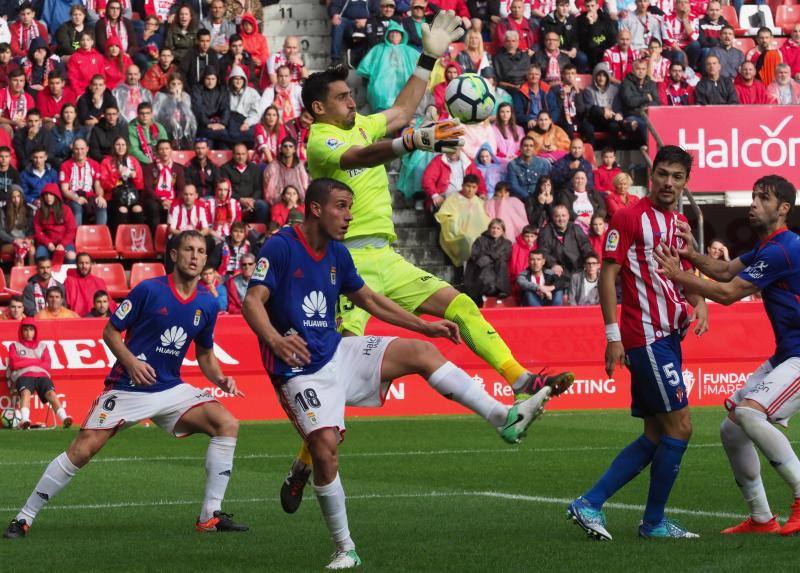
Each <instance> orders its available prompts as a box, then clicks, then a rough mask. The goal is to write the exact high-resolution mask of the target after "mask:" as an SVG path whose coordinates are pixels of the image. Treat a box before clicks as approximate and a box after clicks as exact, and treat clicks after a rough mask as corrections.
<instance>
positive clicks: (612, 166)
mask: <svg viewBox="0 0 800 573" xmlns="http://www.w3.org/2000/svg"><path fill="white" fill-rule="evenodd" d="M600 161H601V163H600V165H598V166H597V169H595V170H594V189H595V191H600V192H601V193H613V192H614V183H613V182H614V177H616V176H617V175H618V174H620V173H621V172H622V169H620V168H619V165H617V152H616V151H614V149H613V148H611V147H606V148H605V149H603V151H602V152H601V153H600ZM525 265H526V267H527V265H528V261H527V259H526V260H525ZM522 270H523V271H524V270H525V269H524V268H523V269H522ZM520 272H522V271H520Z"/></svg>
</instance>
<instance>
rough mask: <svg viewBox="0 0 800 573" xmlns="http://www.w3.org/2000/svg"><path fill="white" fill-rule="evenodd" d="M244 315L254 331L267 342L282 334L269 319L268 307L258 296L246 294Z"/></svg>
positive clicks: (243, 304) (243, 306)
mask: <svg viewBox="0 0 800 573" xmlns="http://www.w3.org/2000/svg"><path fill="white" fill-rule="evenodd" d="M242 316H244V320H245V322H247V324H248V326H249V327H250V328H251V329H252V330H253V332H255V333H256V335H257V336H258V337H259V338H261V339H262V340H264V341H265V342H266V343H267V344H269V343H270V341H272V340H275V338H276V337H279V336H280V333H279V332H278V331H277V330H275V327H274V326H272V322H270V320H269V315H268V314H267V309H266V308H265V307H264V305H263V303H261V301H259V300H258V299H257V298H255V297H250V296H246V295H245V297H244V303H242Z"/></svg>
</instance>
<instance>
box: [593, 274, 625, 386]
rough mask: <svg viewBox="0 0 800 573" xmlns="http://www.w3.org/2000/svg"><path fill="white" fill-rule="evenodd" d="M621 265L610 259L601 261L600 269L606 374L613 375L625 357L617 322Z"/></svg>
mask: <svg viewBox="0 0 800 573" xmlns="http://www.w3.org/2000/svg"><path fill="white" fill-rule="evenodd" d="M620 269H621V267H620V265H618V264H617V263H616V262H614V261H613V260H612V259H606V260H605V261H603V266H602V268H601V269H600V284H599V286H598V290H599V291H600V309H601V310H602V311H603V322H604V323H605V327H606V356H605V363H606V374H608V375H609V376H613V375H614V370H615V369H616V367H617V365H618V364H619V365H620V366H622V361H623V360H624V358H625V348H624V347H623V346H622V335H621V334H620V331H619V324H618V323H617V276H619V271H620Z"/></svg>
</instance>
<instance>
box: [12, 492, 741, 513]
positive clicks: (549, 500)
mask: <svg viewBox="0 0 800 573" xmlns="http://www.w3.org/2000/svg"><path fill="white" fill-rule="evenodd" d="M434 497H446V498H456V497H475V498H481V497H483V498H493V499H504V500H509V501H523V502H530V503H535V504H544V505H561V506H564V507H566V505H567V504H568V503H569V502H571V501H572V499H570V498H559V497H545V496H538V495H523V494H515V493H505V492H500V491H430V492H419V493H391V494H383V493H375V494H362V495H348V496H347V499H348V500H349V501H369V500H373V499H420V498H434ZM275 501H278V498H275V497H251V498H242V499H228V500H225V503H226V504H235V503H263V502H275ZM201 503H202V501H201V500H188V499H175V500H165V499H157V500H152V501H121V502H112V503H90V504H72V505H46V506H45V507H44V508H43V509H45V510H48V511H80V510H95V509H101V510H107V509H121V508H131V507H165V506H181V505H200V504H201ZM605 507H606V508H609V509H621V510H623V511H637V512H641V511H643V510H644V506H643V505H634V504H628V503H613V502H612V503H607V504H605ZM17 510H19V507H17V506H14V507H0V512H12V511H17ZM667 513H670V514H679V515H691V516H693V517H709V518H711V517H713V518H730V519H741V518H743V517H744V516H743V515H742V514H738V513H730V512H727V511H701V510H695V509H683V508H680V507H668V508H667Z"/></svg>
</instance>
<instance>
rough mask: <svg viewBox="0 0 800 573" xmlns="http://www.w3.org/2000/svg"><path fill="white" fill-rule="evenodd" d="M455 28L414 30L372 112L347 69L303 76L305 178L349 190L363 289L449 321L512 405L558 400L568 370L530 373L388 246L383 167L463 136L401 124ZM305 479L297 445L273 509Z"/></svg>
mask: <svg viewBox="0 0 800 573" xmlns="http://www.w3.org/2000/svg"><path fill="white" fill-rule="evenodd" d="M460 26H461V19H460V18H459V17H458V16H456V15H455V13H454V12H452V11H449V10H448V11H444V10H443V11H440V12H439V13H437V14H436V17H435V18H434V19H433V22H432V23H431V24H428V23H423V24H422V54H421V55H420V57H419V60H418V62H417V67H416V69H415V70H414V73H413V75H412V76H411V78H409V80H408V82H407V83H406V84H405V86H404V87H403V89H402V90H401V91H400V95H398V96H397V99H396V100H395V102H394V105H393V106H392V107H391V108H389V109H387V110H385V111H383V112H381V113H376V114H373V115H368V116H363V115H359V114H358V113H356V103H355V101H354V100H353V96H352V93H351V92H350V88H349V87H348V85H347V83H346V79H347V70H346V69H337V68H335V69H330V70H327V71H325V72H318V73H314V74H311V76H309V77H308V78H307V79H306V80H305V83H304V85H303V92H302V99H303V107H305V109H306V110H307V111H309V112H310V113H311V114H312V115H313V116H314V123H313V124H312V126H311V131H310V133H309V136H308V147H307V150H308V151H307V157H308V169H309V172H310V174H311V177H312V178H313V179H318V178H322V177H328V178H331V179H335V180H337V181H341V182H342V183H345V184H347V186H348V187H350V188H351V189H352V190H353V193H354V200H353V207H352V215H353V220H352V222H351V223H350V228H349V231H348V232H347V235H346V236H345V245H346V246H347V248H348V249H349V250H350V254H351V255H352V257H353V261H354V262H355V265H356V269H357V270H358V272H359V274H360V275H361V277H362V278H363V279H364V281H365V282H366V283H367V285H369V287H370V288H371V289H373V290H374V291H376V292H379V293H381V294H384V295H385V296H387V297H388V298H390V299H392V300H393V301H395V302H396V303H398V304H399V305H400V306H401V307H403V308H404V309H406V310H408V311H410V312H415V313H418V314H420V313H424V314H429V315H432V316H436V317H439V318H446V319H447V320H450V321H452V322H454V323H456V324H457V325H458V327H459V329H460V332H461V337H462V338H463V340H464V341H465V342H466V344H467V345H468V346H469V348H470V349H471V350H472V351H473V352H475V353H476V354H477V355H478V356H480V357H481V358H482V359H483V360H485V361H486V362H487V363H488V364H489V365H490V366H491V367H492V368H494V369H495V370H496V371H497V372H498V373H499V374H500V375H501V376H502V377H503V378H504V379H505V380H506V382H508V383H509V384H510V385H511V386H513V388H514V393H515V395H516V397H517V399H520V398H523V397H527V396H529V395H532V394H535V393H536V392H539V391H540V390H545V391H546V392H548V394H549V393H552V394H555V395H557V394H560V393H562V392H563V391H565V390H566V389H567V388H569V386H570V384H572V381H573V375H572V374H571V373H562V374H558V375H556V376H547V375H542V374H532V373H531V372H529V371H528V370H527V369H526V368H525V367H524V366H522V365H521V364H520V363H519V362H518V361H517V360H516V359H515V358H514V356H513V355H512V354H511V351H510V350H509V348H508V346H507V345H506V343H505V342H504V341H503V339H502V338H501V337H500V336H499V335H498V334H497V332H496V331H495V329H494V328H493V327H492V326H491V325H490V324H489V323H488V322H487V321H486V320H485V319H484V318H483V316H482V315H481V313H480V311H479V310H478V307H477V306H476V305H475V303H474V302H473V301H472V299H470V298H469V297H468V296H467V295H465V294H462V293H459V292H458V291H457V290H456V289H454V288H453V287H452V286H450V285H449V284H447V283H446V282H444V281H442V280H440V279H439V278H437V277H435V276H433V275H431V274H430V273H428V272H426V271H424V270H422V269H419V268H417V267H415V266H414V265H412V264H411V263H409V262H408V261H406V260H405V259H403V258H402V257H401V256H400V255H398V254H397V253H396V252H395V251H394V250H393V249H392V247H391V244H392V243H393V242H394V241H395V240H396V239H397V236H396V235H395V232H394V223H393V222H392V197H391V193H390V192H389V179H388V177H387V174H386V169H385V167H384V164H385V163H387V162H389V161H391V160H393V159H395V158H397V157H402V156H403V155H405V154H407V153H410V152H412V151H414V150H415V149H419V150H423V151H430V152H437V153H444V152H448V151H453V150H455V149H456V148H458V147H460V146H463V144H464V141H463V137H462V136H463V135H464V130H463V128H462V127H461V126H460V125H459V122H458V120H443V121H436V122H433V121H431V122H425V121H423V122H422V124H420V126H419V127H416V128H411V127H407V126H408V125H409V123H410V122H411V119H412V116H413V113H414V111H415V110H416V108H417V105H419V102H420V101H421V99H422V97H423V96H424V95H425V90H426V89H427V85H428V78H429V77H430V74H431V70H433V66H434V64H435V63H436V60H437V58H439V57H441V56H442V55H443V54H444V53H445V51H446V50H447V47H448V45H449V44H450V43H451V42H454V41H457V40H458V39H459V38H460V37H461V36H462V35H463V33H464V31H463V29H461V27H460ZM399 130H403V131H402V132H401V134H400V136H399V137H396V138H394V139H384V138H385V137H386V136H387V135H388V134H394V133H397V132H398V131H399ZM339 310H340V314H341V319H342V322H341V326H340V329H341V331H342V333H343V334H345V335H348V334H349V335H356V336H361V335H363V334H364V329H365V327H366V324H367V320H368V319H369V315H368V314H367V312H366V311H364V310H362V309H360V308H357V307H354V305H353V304H352V303H351V302H350V301H349V300H348V299H344V298H343V299H342V300H341V301H340V309H339ZM523 395H524V396H523ZM310 473H311V456H310V455H309V453H308V449H307V448H306V447H305V444H304V445H303V448H302V449H301V451H300V454H299V456H298V459H296V460H295V462H294V463H293V464H292V469H291V471H290V472H289V475H288V476H287V478H286V480H285V482H284V484H283V487H282V488H281V505H282V506H283V509H284V510H285V511H287V512H288V513H293V512H294V511H296V510H297V508H298V507H299V505H300V502H301V500H302V495H303V488H304V487H305V484H306V482H307V481H308V477H309V475H310Z"/></svg>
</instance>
